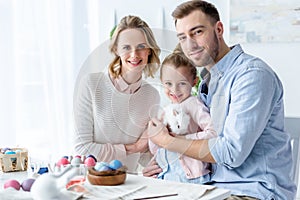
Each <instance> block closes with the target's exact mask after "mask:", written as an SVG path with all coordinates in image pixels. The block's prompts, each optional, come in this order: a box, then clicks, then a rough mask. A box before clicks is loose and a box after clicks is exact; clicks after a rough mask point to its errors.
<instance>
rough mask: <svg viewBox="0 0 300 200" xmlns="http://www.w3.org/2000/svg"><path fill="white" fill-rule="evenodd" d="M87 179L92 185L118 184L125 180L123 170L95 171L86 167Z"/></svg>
mask: <svg viewBox="0 0 300 200" xmlns="http://www.w3.org/2000/svg"><path fill="white" fill-rule="evenodd" d="M87 179H88V180H89V182H90V183H91V184H92V185H120V184H123V183H124V182H125V180H126V171H125V170H122V169H120V170H109V171H101V172H99V171H96V170H95V169H93V168H89V169H88V174H87Z"/></svg>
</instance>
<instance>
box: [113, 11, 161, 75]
mask: <svg viewBox="0 0 300 200" xmlns="http://www.w3.org/2000/svg"><path fill="white" fill-rule="evenodd" d="M126 29H138V30H140V31H141V32H142V33H143V34H144V36H145V38H146V43H147V45H148V47H149V49H150V55H149V56H148V64H147V66H146V67H145V68H144V74H145V76H146V77H149V76H151V77H153V76H154V74H155V72H156V71H157V69H158V67H159V64H160V60H159V54H160V48H159V46H158V45H157V43H156V41H155V38H154V34H153V32H152V30H151V29H150V28H149V26H148V24H147V23H146V22H145V21H143V20H141V19H140V18H139V17H137V16H131V15H129V16H125V17H123V18H122V19H121V21H120V23H119V24H118V26H117V27H116V29H115V30H114V33H113V34H112V37H111V42H110V47H109V50H110V52H111V53H113V54H114V55H115V58H114V59H113V61H112V62H111V63H110V65H109V72H110V74H111V75H112V76H113V77H114V78H117V77H118V76H119V75H120V74H121V70H122V67H121V65H122V63H121V58H120V56H118V55H117V54H116V49H117V46H118V38H119V35H120V33H121V32H122V31H124V30H126Z"/></svg>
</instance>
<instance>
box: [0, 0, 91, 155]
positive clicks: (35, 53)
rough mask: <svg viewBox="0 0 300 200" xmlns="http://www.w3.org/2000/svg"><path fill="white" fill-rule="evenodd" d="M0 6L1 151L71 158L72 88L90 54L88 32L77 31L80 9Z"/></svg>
mask: <svg viewBox="0 0 300 200" xmlns="http://www.w3.org/2000/svg"><path fill="white" fill-rule="evenodd" d="M78 4H82V5H85V3H84V2H79V3H78ZM0 6H1V7H0V13H2V14H0V15H1V20H0V22H1V24H0V25H1V29H2V30H1V32H3V31H4V33H2V34H0V37H1V39H0V42H1V47H0V53H1V75H0V76H1V82H0V83H1V85H0V89H1V100H0V103H1V107H0V108H1V114H0V120H1V124H0V136H1V137H0V147H16V146H20V147H25V148H28V149H29V154H30V155H31V156H32V157H33V158H38V159H41V160H49V159H51V160H53V159H57V158H58V157H59V156H63V155H70V154H71V153H72V143H71V134H72V132H73V118H72V103H73V90H74V83H75V80H76V75H77V73H78V71H79V69H80V63H82V62H83V60H84V57H85V56H86V55H85V54H88V52H89V38H88V32H87V31H85V29H84V27H83V26H81V27H79V25H81V24H82V23H81V22H83V21H84V20H85V19H86V17H85V16H86V13H87V12H86V9H85V6H77V4H74V3H73V2H72V0H65V1H60V0H47V1H40V0H26V1H25V0H15V1H9V0H7V1H6V0H1V1H0ZM78 8H80V10H81V12H79V13H80V15H76V13H75V12H74V10H75V11H76V9H78ZM77 11H78V10H77ZM80 20H83V21H80ZM78 21H79V22H80V23H77V22H78ZM74 24H76V25H75V26H74ZM4 27H6V28H4ZM76 29H77V30H78V31H76ZM86 41H87V42H86ZM81 43H83V45H81ZM85 43H86V44H85ZM80 46H81V47H80ZM82 52H85V53H82ZM78 55H80V56H78Z"/></svg>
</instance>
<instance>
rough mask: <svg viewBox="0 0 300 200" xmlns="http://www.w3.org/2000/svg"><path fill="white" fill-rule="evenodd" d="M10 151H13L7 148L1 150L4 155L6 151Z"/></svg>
mask: <svg viewBox="0 0 300 200" xmlns="http://www.w3.org/2000/svg"><path fill="white" fill-rule="evenodd" d="M10 150H11V148H9V147H5V148H3V149H1V152H2V153H5V152H6V151H10Z"/></svg>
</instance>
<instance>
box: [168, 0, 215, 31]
mask: <svg viewBox="0 0 300 200" xmlns="http://www.w3.org/2000/svg"><path fill="white" fill-rule="evenodd" d="M195 10H200V11H202V12H203V13H204V14H205V15H206V16H208V17H209V18H210V22H211V24H212V25H214V24H215V23H216V22H218V21H220V15H219V12H218V10H217V8H216V7H215V6H214V5H213V4H211V3H208V2H206V1H201V0H191V1H187V2H184V3H182V4H180V5H179V6H177V7H176V8H175V10H174V11H173V13H172V16H173V17H174V19H175V26H176V23H177V19H182V18H183V17H186V16H188V15H189V14H190V13H191V12H193V11H195Z"/></svg>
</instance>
